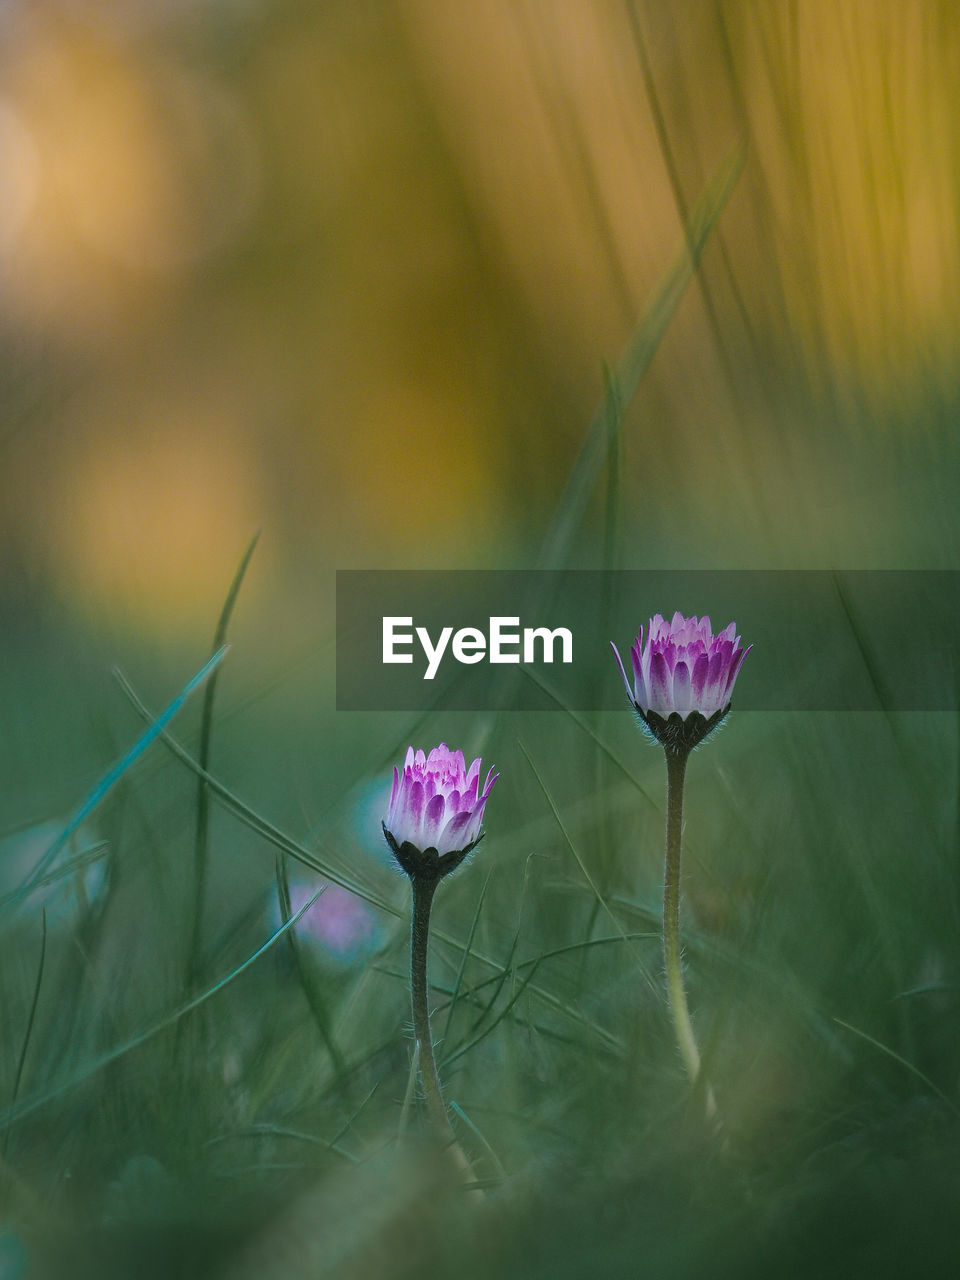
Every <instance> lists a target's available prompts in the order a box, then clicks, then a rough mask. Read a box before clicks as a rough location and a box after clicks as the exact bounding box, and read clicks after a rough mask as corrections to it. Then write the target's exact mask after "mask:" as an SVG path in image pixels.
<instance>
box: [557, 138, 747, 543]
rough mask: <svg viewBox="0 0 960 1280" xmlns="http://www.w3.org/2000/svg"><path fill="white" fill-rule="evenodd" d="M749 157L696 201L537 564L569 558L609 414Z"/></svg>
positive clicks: (625, 401) (658, 333)
mask: <svg viewBox="0 0 960 1280" xmlns="http://www.w3.org/2000/svg"><path fill="white" fill-rule="evenodd" d="M745 156H746V151H745V149H744V148H743V147H742V146H740V147H738V148H737V150H736V152H735V153H734V154H733V155H732V156H731V157H729V158H728V159H727V160H725V161H724V163H723V164H722V165H721V166H720V168H719V170H718V172H717V174H716V176H715V177H714V179H713V181H712V182H711V183H710V185H709V186H708V187H707V189H706V190H705V191H704V193H703V194H702V195H701V197H700V199H699V200H698V202H697V204H696V205H695V206H694V209H693V213H692V216H691V218H690V223H689V226H688V227H687V228H686V230H685V233H684V242H683V247H682V249H681V251H680V253H679V255H678V257H677V259H676V261H675V262H674V265H673V266H672V267H671V268H670V270H669V271H668V272H667V275H666V277H665V279H664V280H663V282H662V283H661V285H660V288H659V289H658V290H657V293H656V294H655V296H654V298H653V300H652V301H651V303H650V305H649V306H648V307H647V309H646V311H645V313H644V315H643V317H642V318H641V320H640V323H639V324H638V325H637V328H636V330H635V331H634V333H633V336H632V337H631V339H630V341H629V343H628V344H627V347H626V350H625V351H624V353H623V355H622V356H621V357H620V361H619V363H618V364H617V366H616V368H615V369H614V371H613V373H612V382H613V384H614V385H615V386H616V388H617V395H616V396H615V397H611V396H608V395H605V396H604V400H603V404H602V405H601V406H600V408H599V409H598V410H597V412H596V414H595V415H594V417H593V420H592V421H591V423H590V426H589V428H588V430H587V435H586V439H585V440H584V442H583V444H582V446H581V448H580V453H579V455H578V456H577V460H576V462H575V463H574V466H573V470H572V472H571V474H570V479H569V480H568V481H567V487H566V489H565V490H564V492H563V495H562V497H561V499H560V504H559V506H558V508H557V513H556V515H555V516H554V519H553V524H552V525H551V527H550V530H549V532H548V534H547V537H546V539H545V541H544V545H543V551H542V553H541V556H540V562H539V564H538V565H537V568H539V569H556V568H560V567H562V566H563V565H564V564H565V563H566V559H567V552H568V551H569V549H570V545H571V543H572V542H573V539H574V537H575V535H576V532H577V529H578V528H579V527H580V522H581V520H582V519H583V515H584V512H585V511H586V508H587V503H588V502H589V501H590V495H591V494H592V492H593V487H594V484H595V483H596V480H597V476H598V474H599V472H600V469H601V467H602V466H603V460H604V457H605V456H606V455H607V453H608V451H609V448H610V435H611V430H612V429H613V428H612V426H611V423H610V421H609V415H610V413H611V412H614V411H615V412H616V413H617V414H618V415H619V414H621V413H623V412H625V411H626V409H627V408H628V407H629V405H630V403H631V401H632V400H633V398H634V396H635V395H636V393H637V389H638V388H639V386H640V382H641V379H642V378H643V375H644V374H645V373H646V371H647V369H648V368H649V367H650V362H651V361H652V359H653V357H654V355H655V353H656V350H657V348H658V347H659V345H660V342H661V340H662V338H663V335H664V334H665V333H666V331H667V326H668V325H669V323H670V321H671V319H672V318H673V314H674V312H675V311H676V309H677V307H678V305H679V303H680V299H681V298H682V297H683V294H684V291H685V290H686V287H687V285H688V284H689V283H690V281H691V279H692V278H693V276H694V274H695V273H696V271H697V268H698V267H699V265H700V259H701V257H702V256H703V251H704V249H705V247H706V245H707V241H708V240H709V239H710V235H711V233H712V231H713V229H714V227H715V226H716V224H717V221H718V219H719V217H720V214H721V213H722V212H723V210H724V208H725V206H726V203H727V201H728V200H729V198H730V195H731V193H732V191H733V189H734V187H735V186H736V183H737V179H738V178H739V176H740V171H741V169H742V168H743V162H744V159H745Z"/></svg>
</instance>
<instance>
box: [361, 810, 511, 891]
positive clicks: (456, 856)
mask: <svg viewBox="0 0 960 1280" xmlns="http://www.w3.org/2000/svg"><path fill="white" fill-rule="evenodd" d="M380 825H381V827H383V834H384V836H385V838H386V841H387V844H388V845H389V846H390V852H391V853H392V854H393V856H394V857H395V858H396V860H397V863H398V865H399V866H400V868H401V870H403V871H405V872H406V873H407V875H408V876H410V878H411V879H418V880H428V881H433V882H436V881H438V880H442V879H443V877H444V876H448V875H449V874H450V872H451V871H456V869H457V867H459V865H460V863H461V862H463V860H464V858H466V857H468V856H469V855H470V854H471V853H473V851H474V849H475V848H476V847H477V845H478V844H479V843H480V841H481V840H482V839H483V837H484V835H485V834H486V832H484V831H481V832H480V834H479V835H478V836H477V838H476V840H474V841H472V842H471V843H470V844H468V845H467V847H466V848H465V849H451V850H450V852H449V853H438V852H437V851H436V849H434V848H432V847H431V848H429V849H418V848H417V846H416V845H415V844H411V843H410V841H409V840H404V842H403V844H397V842H396V840H394V838H393V836H392V835H391V834H390V832H389V831H388V830H387V827H386V823H384V822H381V823H380Z"/></svg>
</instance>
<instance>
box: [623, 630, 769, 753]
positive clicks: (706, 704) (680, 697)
mask: <svg viewBox="0 0 960 1280" xmlns="http://www.w3.org/2000/svg"><path fill="white" fill-rule="evenodd" d="M736 630H737V626H736V623H735V622H731V623H730V625H729V626H728V627H726V628H725V629H724V630H723V631H721V632H720V633H719V635H714V634H713V633H712V631H711V628H710V619H709V618H708V617H707V616H706V615H704V617H702V618H696V617H693V618H685V617H684V616H683V615H682V614H681V613H675V614H674V615H673V619H672V621H671V622H669V623H668V622H665V621H664V620H663V618H662V617H661V616H660V614H659V613H657V614H655V615H654V616H653V617H652V618H651V619H650V626H649V629H648V631H647V643H646V645H644V643H643V627H641V628H640V631H639V633H638V635H637V638H636V640H635V641H634V643H633V645H632V646H631V648H630V657H631V660H632V663H633V687H632V688H631V687H630V682H629V681H628V679H627V673H626V671H625V670H624V666H623V662H622V661H621V658H620V653H619V651H618V649H617V646H616V645H615V644H613V642H612V641H611V647H612V648H613V652H614V653H615V654H616V658H617V663H618V664H619V666H620V674H621V676H623V683H624V687H625V688H626V690H627V696H628V697H629V698H630V701H631V702H632V703H633V705H634V707H635V708H636V711H637V714H638V715H639V716H640V719H641V720H642V721H643V723H644V724H645V725H646V726H647V728H648V729H649V730H650V732H651V733H652V734H653V736H654V737H655V738H656V739H657V741H658V742H660V743H661V744H662V745H663V746H664V747H665V748H666V749H667V750H668V751H673V752H676V753H678V754H679V753H686V752H688V751H691V750H692V749H693V748H694V747H695V746H697V745H698V744H699V743H701V742H702V741H703V739H704V738H705V737H706V736H707V734H708V733H710V732H711V731H712V730H713V729H715V728H716V726H717V725H718V724H719V723H720V721H721V720H722V719H723V717H724V716H725V715H726V714H727V712H728V711H729V710H730V699H731V696H732V694H733V686H734V685H735V684H736V680H737V676H738V675H739V672H740V667H741V665H742V664H743V660H744V658H745V657H746V656H747V654H748V653H749V652H750V650H751V649H752V648H753V645H749V646H748V647H747V648H746V649H743V648H741V647H740V637H739V636H738V635H737V634H736Z"/></svg>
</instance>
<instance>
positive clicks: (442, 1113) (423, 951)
mask: <svg viewBox="0 0 960 1280" xmlns="http://www.w3.org/2000/svg"><path fill="white" fill-rule="evenodd" d="M410 883H411V884H412V886H413V918H412V924H411V929H410V999H411V1005H412V1008H413V1034H414V1035H415V1036H416V1040H417V1047H418V1049H419V1055H420V1080H421V1082H422V1084H423V1094H424V1098H425V1099H426V1103H427V1111H428V1112H429V1114H430V1119H431V1121H432V1123H433V1126H434V1128H435V1129H436V1130H437V1133H438V1134H440V1135H441V1136H442V1137H443V1138H444V1139H446V1140H448V1141H453V1129H452V1128H451V1126H450V1120H449V1117H448V1116H447V1108H446V1107H445V1106H444V1103H443V1094H442V1093H441V1092H440V1077H439V1076H438V1075H437V1062H436V1058H435V1057H434V1053H433V1037H432V1036H431V1034H430V1006H429V1003H428V996H427V992H428V987H427V947H428V943H429V939H430V907H431V905H432V904H433V895H434V893H435V892H436V888H437V885H438V884H439V881H438V880H433V879H428V878H427V877H425V876H411V877H410Z"/></svg>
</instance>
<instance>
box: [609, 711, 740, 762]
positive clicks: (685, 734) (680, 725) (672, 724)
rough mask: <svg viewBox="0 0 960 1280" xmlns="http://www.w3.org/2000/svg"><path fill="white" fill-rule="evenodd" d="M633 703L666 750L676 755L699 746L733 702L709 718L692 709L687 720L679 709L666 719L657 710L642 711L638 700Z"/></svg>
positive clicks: (638, 713) (683, 753) (686, 752)
mask: <svg viewBox="0 0 960 1280" xmlns="http://www.w3.org/2000/svg"><path fill="white" fill-rule="evenodd" d="M633 705H634V708H635V710H636V712H637V715H638V716H639V717H640V719H641V720H642V721H643V723H644V724H645V725H646V727H647V728H648V729H649V731H650V732H651V733H652V734H653V736H654V737H655V738H656V740H657V741H658V742H659V743H660V745H661V746H662V747H663V748H664V749H665V750H666V751H670V752H672V753H673V754H674V755H687V754H688V753H689V752H691V751H692V750H693V749H694V747H698V746H699V745H700V743H701V742H703V740H704V738H706V736H707V735H708V734H710V733H713V731H714V729H716V727H717V725H718V724H719V723H720V721H721V720H722V719H723V718H724V716H725V715H726V714H727V712H728V711H729V710H730V705H731V704H730V703H729V702H728V703H727V705H726V706H725V707H723V708H721V710H720V711H717V712H715V713H714V714H713V715H712V716H711V717H710V719H709V720H708V719H707V718H706V716H704V715H702V714H701V713H700V712H699V711H691V712H690V714H689V715H688V716H687V718H686V719H685V720H684V719H683V718H682V717H681V715H680V713H679V711H674V712H672V713H671V714H670V715H669V716H668V717H667V718H666V720H665V719H664V718H663V716H659V715H657V713H656V712H655V711H646V712H644V711H641V709H640V707H639V705H638V704H637V703H636V702H635V703H634V704H633Z"/></svg>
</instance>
